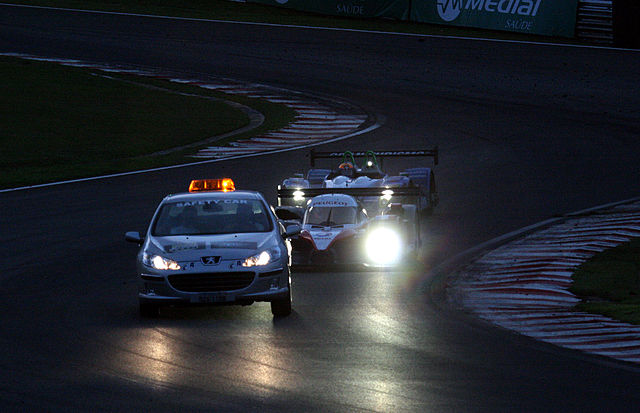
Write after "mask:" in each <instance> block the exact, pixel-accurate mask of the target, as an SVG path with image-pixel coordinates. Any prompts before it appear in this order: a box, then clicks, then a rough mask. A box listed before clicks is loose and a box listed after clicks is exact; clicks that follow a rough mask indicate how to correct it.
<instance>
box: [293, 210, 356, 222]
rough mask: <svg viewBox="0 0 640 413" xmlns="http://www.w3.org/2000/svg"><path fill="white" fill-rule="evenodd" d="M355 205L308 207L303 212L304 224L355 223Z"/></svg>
mask: <svg viewBox="0 0 640 413" xmlns="http://www.w3.org/2000/svg"><path fill="white" fill-rule="evenodd" d="M356 212H357V210H356V207H344V206H340V207H324V206H317V207H313V206H312V207H310V208H309V209H308V210H307V212H306V213H305V214H304V224H305V225H322V226H325V227H330V226H333V225H345V224H355V223H356Z"/></svg>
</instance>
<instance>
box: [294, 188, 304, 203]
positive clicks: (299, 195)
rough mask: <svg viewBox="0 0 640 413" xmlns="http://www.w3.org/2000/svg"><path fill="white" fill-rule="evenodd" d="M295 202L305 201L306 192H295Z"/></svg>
mask: <svg viewBox="0 0 640 413" xmlns="http://www.w3.org/2000/svg"><path fill="white" fill-rule="evenodd" d="M293 200H294V201H295V202H301V201H304V192H303V191H301V190H299V189H298V190H296V191H293Z"/></svg>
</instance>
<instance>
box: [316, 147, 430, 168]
mask: <svg viewBox="0 0 640 413" xmlns="http://www.w3.org/2000/svg"><path fill="white" fill-rule="evenodd" d="M345 154H350V155H352V156H353V157H366V156H368V155H369V154H373V155H375V156H378V157H381V158H382V157H385V158H389V157H402V156H428V157H432V158H433V163H434V165H437V164H438V147H437V146H435V147H434V148H433V149H422V150H406V151H347V152H321V151H316V150H314V149H311V150H310V151H309V161H310V162H311V166H312V167H315V166H316V159H321V158H344V157H345Z"/></svg>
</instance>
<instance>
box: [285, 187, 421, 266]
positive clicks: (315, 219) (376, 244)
mask: <svg viewBox="0 0 640 413" xmlns="http://www.w3.org/2000/svg"><path fill="white" fill-rule="evenodd" d="M354 190H355V191H357V193H358V194H359V195H360V196H365V197H376V196H377V194H378V193H379V189H375V188H374V189H367V188H359V189H358V188H356V189H345V188H340V189H337V188H316V189H308V190H307V191H311V192H313V193H320V192H325V193H324V194H322V195H317V196H315V197H313V198H311V199H310V200H309V201H308V203H307V207H306V209H304V212H303V213H302V211H301V210H302V209H301V208H298V207H279V208H278V209H277V211H276V213H277V214H278V216H279V217H280V218H282V219H288V220H292V221H294V222H296V221H295V220H296V219H301V220H302V231H301V232H300V235H299V236H297V237H293V238H292V239H291V245H292V247H293V251H292V255H291V257H292V264H293V265H296V266H307V265H326V264H364V265H367V266H375V267H389V266H396V265H399V264H402V263H403V262H406V260H405V259H406V258H408V257H409V256H410V255H411V254H412V253H413V252H415V251H416V250H417V249H418V248H419V247H420V243H421V240H420V223H419V219H420V216H419V214H417V213H416V211H417V210H416V206H415V205H414V204H406V205H403V204H398V203H391V204H388V205H387V206H386V207H385V208H384V209H383V210H382V211H381V212H380V215H377V216H374V217H369V216H368V215H367V211H366V210H365V208H364V207H363V206H362V204H361V203H360V202H359V201H358V200H357V198H356V197H354V196H351V195H347V194H346V193H335V192H336V191H340V192H347V193H352V192H353V191H354ZM287 194H291V191H287V190H281V191H280V192H279V196H282V197H286V196H287ZM410 195H413V196H418V192H417V190H416V189H415V188H407V189H405V190H404V191H403V196H405V197H408V196H410ZM291 196H293V195H292V194H291ZM301 213H302V216H300V214H301ZM298 222H299V221H298Z"/></svg>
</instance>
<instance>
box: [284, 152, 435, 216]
mask: <svg viewBox="0 0 640 413" xmlns="http://www.w3.org/2000/svg"><path fill="white" fill-rule="evenodd" d="M356 157H361V158H363V159H362V166H359V165H358V164H357V163H356ZM382 157H432V158H433V159H434V164H436V165H437V164H438V148H437V147H435V148H433V149H428V150H419V151H378V152H376V151H366V152H350V151H346V152H317V151H314V150H312V151H310V152H309V158H310V160H311V169H309V170H308V171H307V173H306V175H304V174H297V175H296V176H293V177H290V178H287V179H285V180H284V181H283V182H282V184H281V185H279V186H278V205H279V206H297V207H305V206H306V202H307V200H308V199H309V197H310V196H314V195H313V194H317V193H315V192H313V189H317V188H326V189H335V190H340V189H349V190H350V189H355V188H361V189H364V190H368V189H375V188H379V189H380V193H375V194H374V195H369V196H365V195H361V194H358V193H356V192H353V191H352V192H350V194H351V195H353V196H356V197H357V198H358V200H359V201H360V202H361V203H362V204H363V205H364V206H365V208H366V209H367V211H368V212H369V213H370V214H375V215H377V214H379V212H380V211H382V210H383V209H384V208H386V206H387V205H388V204H390V203H402V204H408V203H412V204H414V205H416V208H417V209H418V211H419V212H420V213H423V214H428V213H430V212H432V211H433V209H434V208H435V207H436V205H437V204H438V192H437V190H436V182H435V176H434V173H433V171H432V170H431V168H428V167H420V168H407V169H404V170H402V171H400V172H399V174H397V175H390V174H387V173H385V172H383V171H382V169H381V162H382ZM320 158H339V159H341V162H340V164H339V166H338V168H337V169H319V168H315V161H316V159H320ZM403 188H404V189H413V191H412V192H411V193H412V195H411V196H410V197H409V198H401V196H402V195H401V192H402V190H401V189H403ZM416 193H417V195H416Z"/></svg>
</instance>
